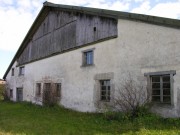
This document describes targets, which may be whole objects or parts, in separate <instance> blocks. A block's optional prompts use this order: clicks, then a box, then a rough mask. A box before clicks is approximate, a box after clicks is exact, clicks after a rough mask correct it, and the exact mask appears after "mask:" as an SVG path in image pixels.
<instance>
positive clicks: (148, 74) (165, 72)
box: [144, 70, 176, 105]
mask: <svg viewBox="0 0 180 135" xmlns="http://www.w3.org/2000/svg"><path fill="white" fill-rule="evenodd" d="M175 74H176V71H175V70H170V71H160V72H149V73H144V76H146V78H147V90H148V93H149V94H150V95H151V99H150V100H151V101H152V79H151V78H152V77H153V76H167V75H169V76H170V103H169V104H170V105H174V92H173V91H174V79H173V76H174V75H175ZM160 85H161V84H160ZM161 87H162V86H161ZM161 91H162V90H161ZM161 93H162V92H161ZM161 95H162V94H161ZM162 96H163V95H162ZM160 100H161V99H160ZM161 101H162V100H161ZM152 102H153V101H152ZM153 103H160V104H167V103H163V102H153Z"/></svg>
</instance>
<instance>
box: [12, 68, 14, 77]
mask: <svg viewBox="0 0 180 135" xmlns="http://www.w3.org/2000/svg"><path fill="white" fill-rule="evenodd" d="M11 76H14V68H12V69H11Z"/></svg>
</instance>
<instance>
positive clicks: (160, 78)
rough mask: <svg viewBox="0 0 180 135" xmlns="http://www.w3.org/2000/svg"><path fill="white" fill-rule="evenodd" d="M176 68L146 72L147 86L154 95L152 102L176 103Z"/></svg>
mask: <svg viewBox="0 0 180 135" xmlns="http://www.w3.org/2000/svg"><path fill="white" fill-rule="evenodd" d="M175 74H176V71H175V70H170V71H160V72H150V73H145V74H144V75H145V76H146V77H147V88H148V91H149V93H151V95H152V102H157V103H165V104H171V105H174V94H173V83H174V79H173V76H174V75H175Z"/></svg>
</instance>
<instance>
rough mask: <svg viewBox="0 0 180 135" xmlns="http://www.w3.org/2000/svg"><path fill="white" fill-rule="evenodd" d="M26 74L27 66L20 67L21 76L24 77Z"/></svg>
mask: <svg viewBox="0 0 180 135" xmlns="http://www.w3.org/2000/svg"><path fill="white" fill-rule="evenodd" d="M24 74H25V66H21V67H19V76H23V75H24Z"/></svg>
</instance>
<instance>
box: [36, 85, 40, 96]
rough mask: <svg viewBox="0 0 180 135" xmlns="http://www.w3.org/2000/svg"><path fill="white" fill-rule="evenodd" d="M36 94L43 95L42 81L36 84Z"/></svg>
mask: <svg viewBox="0 0 180 135" xmlns="http://www.w3.org/2000/svg"><path fill="white" fill-rule="evenodd" d="M36 96H41V83H37V84H36Z"/></svg>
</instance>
